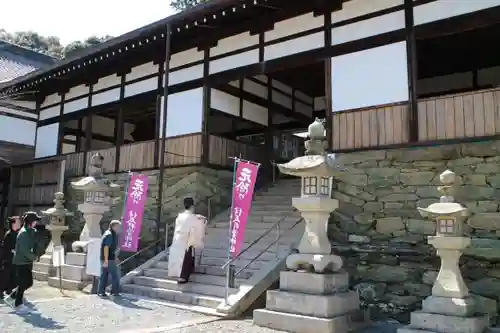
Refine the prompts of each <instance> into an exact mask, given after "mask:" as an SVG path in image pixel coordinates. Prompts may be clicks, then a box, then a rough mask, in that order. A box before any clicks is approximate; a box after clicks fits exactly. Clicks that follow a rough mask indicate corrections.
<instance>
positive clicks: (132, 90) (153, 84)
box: [124, 76, 158, 98]
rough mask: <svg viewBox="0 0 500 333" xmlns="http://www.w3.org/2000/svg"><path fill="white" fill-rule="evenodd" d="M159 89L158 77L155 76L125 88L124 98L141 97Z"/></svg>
mask: <svg viewBox="0 0 500 333" xmlns="http://www.w3.org/2000/svg"><path fill="white" fill-rule="evenodd" d="M156 89H158V76H153V77H151V78H149V79H146V80H142V81H137V82H134V83H130V84H127V85H126V86H125V94H124V97H125V98H127V97H130V96H135V95H139V94H142V93H145V92H148V91H153V90H156Z"/></svg>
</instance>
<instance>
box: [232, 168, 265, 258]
mask: <svg viewBox="0 0 500 333" xmlns="http://www.w3.org/2000/svg"><path fill="white" fill-rule="evenodd" d="M237 163H238V164H237V166H236V174H235V177H234V181H235V183H234V185H233V206H232V210H231V241H230V249H229V250H230V253H231V255H232V256H233V257H234V256H237V255H238V254H239V253H240V251H241V248H242V246H243V242H244V239H245V227H246V224H247V221H248V215H249V214H250V209H251V208H252V198H253V190H254V187H255V181H256V180H257V173H258V172H259V165H257V164H254V163H250V162H243V161H238V162H237Z"/></svg>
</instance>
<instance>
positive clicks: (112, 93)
mask: <svg viewBox="0 0 500 333" xmlns="http://www.w3.org/2000/svg"><path fill="white" fill-rule="evenodd" d="M119 99H120V88H119V87H118V88H114V89H111V90H106V91H103V92H100V93H97V94H95V95H92V106H97V105H102V104H107V103H111V102H115V101H118V100H119Z"/></svg>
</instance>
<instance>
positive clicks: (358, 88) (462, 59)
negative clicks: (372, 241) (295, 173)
mask: <svg viewBox="0 0 500 333" xmlns="http://www.w3.org/2000/svg"><path fill="white" fill-rule="evenodd" d="M499 21H500V0H491V1H462V2H460V4H459V5H458V4H457V3H456V2H452V1H447V0H370V1H367V0H349V1H345V0H335V1H330V0H317V1H285V0H252V1H249V0H212V1H209V2H207V3H206V4H203V5H199V6H196V7H195V8H193V9H191V10H188V11H185V12H182V13H179V14H176V15H173V16H171V17H168V18H166V19H164V20H162V21H159V22H156V23H153V24H151V25H148V26H146V27H143V28H140V29H137V30H135V31H132V32H130V33H128V34H125V35H123V36H120V37H117V38H115V39H112V40H110V41H107V42H105V43H103V44H101V45H99V46H96V47H94V48H91V49H89V50H87V51H84V52H82V53H81V54H79V55H78V56H75V57H73V58H69V59H66V60H62V61H60V62H58V63H57V64H55V65H53V66H51V67H49V68H45V69H43V70H39V71H36V72H33V73H31V74H28V75H26V76H23V77H21V78H18V79H15V80H13V81H11V82H8V83H7V84H0V94H3V95H5V96H6V95H9V96H15V99H16V100H20V101H23V102H25V103H32V105H33V107H32V112H33V113H34V114H36V115H37V116H38V122H37V132H36V138H35V156H34V158H35V161H34V162H33V163H31V164H30V165H29V166H25V167H19V168H17V169H18V170H17V175H14V179H15V180H14V183H15V185H14V188H16V187H18V188H22V186H21V183H23V184H24V183H26V184H28V183H29V184H31V185H33V184H38V183H39V182H42V183H43V182H46V184H45V185H46V186H45V187H46V188H47V191H48V192H49V191H51V190H53V189H51V190H49V188H50V186H55V185H54V184H56V183H57V180H58V179H59V178H58V177H59V176H58V175H57V174H58V173H56V172H54V168H53V167H51V165H53V164H54V163H56V164H57V163H59V164H57V165H59V169H61V167H62V169H64V170H65V174H66V176H81V175H84V174H85V173H86V169H87V164H88V162H89V159H90V156H91V154H92V153H94V152H97V151H98V152H100V153H101V154H102V155H103V156H104V157H105V165H104V167H105V172H108V173H116V172H126V171H130V170H148V169H160V171H161V170H163V169H164V168H167V167H181V166H188V165H204V166H207V167H214V168H215V167H224V168H231V167H232V163H233V161H232V160H231V159H229V157H231V156H241V157H242V158H246V159H250V160H255V161H258V162H261V163H262V164H263V165H264V166H269V165H270V164H271V162H272V161H275V160H279V159H285V160H286V159H291V158H293V157H294V156H297V155H298V154H300V153H301V150H302V148H301V147H302V144H303V143H302V140H301V138H299V137H297V136H294V135H293V133H295V132H297V131H300V130H304V129H305V128H307V125H308V124H309V123H311V122H312V121H313V120H314V118H315V117H320V118H326V120H327V124H328V126H327V128H328V133H327V134H328V137H329V139H330V149H331V150H332V151H333V152H350V151H356V150H366V149H381V148H391V147H393V148H398V147H406V146H418V145H428V144H439V143H446V142H452V141H457V140H485V139H488V138H494V137H496V136H498V135H499V134H500V88H497V86H498V85H500V60H497V59H496V58H497V57H496V55H495V54H496V53H495V51H496V49H497V48H499V47H498V46H497V45H498V43H494V41H495V40H497V38H498V37H500V26H499V25H498V24H499V23H500V22H499ZM54 160H57V161H58V162H54ZM61 160H64V161H65V162H64V163H62V164H61V163H60V162H59V161H61ZM47 165H48V166H47ZM23 168H24V169H26V170H31V171H26V170H24V169H23ZM30 168H31V169H30ZM42 169H43V170H45V169H47V171H43V170H42ZM23 170H24V171H23ZM48 170H52V173H53V175H52V176H48V174H46V173H45V172H49V171H48ZM30 172H31V173H30ZM28 173H30V175H31V176H30V177H31V178H29V177H28V176H24V174H28ZM33 175H35V176H33ZM36 175H38V176H36ZM25 177H28V178H29V179H30V180H29V181H28V180H26V181H25V180H23V179H25ZM39 178H43V180H42V179H39ZM49 179H50V180H49ZM21 180H22V181H21ZM40 184H41V183H40ZM23 186H25V185H23ZM26 186H27V185H26ZM16 193H18V194H17V195H16V197H18V198H17V199H15V201H19V200H21V199H22V198H21V197H23V196H21V194H20V192H19V191H17V192H16ZM23 198H24V199H23V200H27V199H26V198H27V197H26V196H24V197H23ZM30 198H31V199H30V201H29V202H30V204H31V205H33V194H30ZM43 200H45V201H48V199H43ZM43 200H41V201H40V202H39V204H40V205H46V204H48V203H49V202H42V201H43Z"/></svg>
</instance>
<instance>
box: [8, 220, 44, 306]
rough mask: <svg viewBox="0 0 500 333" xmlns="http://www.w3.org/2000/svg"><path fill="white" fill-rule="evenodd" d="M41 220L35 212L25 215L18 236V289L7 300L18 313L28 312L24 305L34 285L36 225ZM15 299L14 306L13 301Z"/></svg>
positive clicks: (16, 255)
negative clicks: (25, 295)
mask: <svg viewBox="0 0 500 333" xmlns="http://www.w3.org/2000/svg"><path fill="white" fill-rule="evenodd" d="M40 220H41V217H40V216H38V214H37V213H35V212H26V213H25V214H24V215H23V224H24V225H23V227H22V228H21V229H20V230H19V233H18V234H17V241H16V247H15V250H14V251H15V253H14V259H13V261H12V263H13V264H14V267H15V270H16V279H17V284H18V285H17V289H16V291H14V293H13V294H12V295H10V296H9V297H7V298H5V299H4V301H5V303H7V304H8V305H11V306H14V307H15V308H16V310H17V311H20V312H24V311H26V310H28V309H27V308H26V307H25V306H24V304H23V298H24V292H25V291H26V290H28V289H29V288H31V286H32V285H33V262H34V261H35V260H37V255H36V253H35V252H34V251H35V245H36V244H35V228H34V227H35V225H36V223H37V222H39V221H40ZM12 298H13V299H15V302H14V304H12V300H11V299H12Z"/></svg>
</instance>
